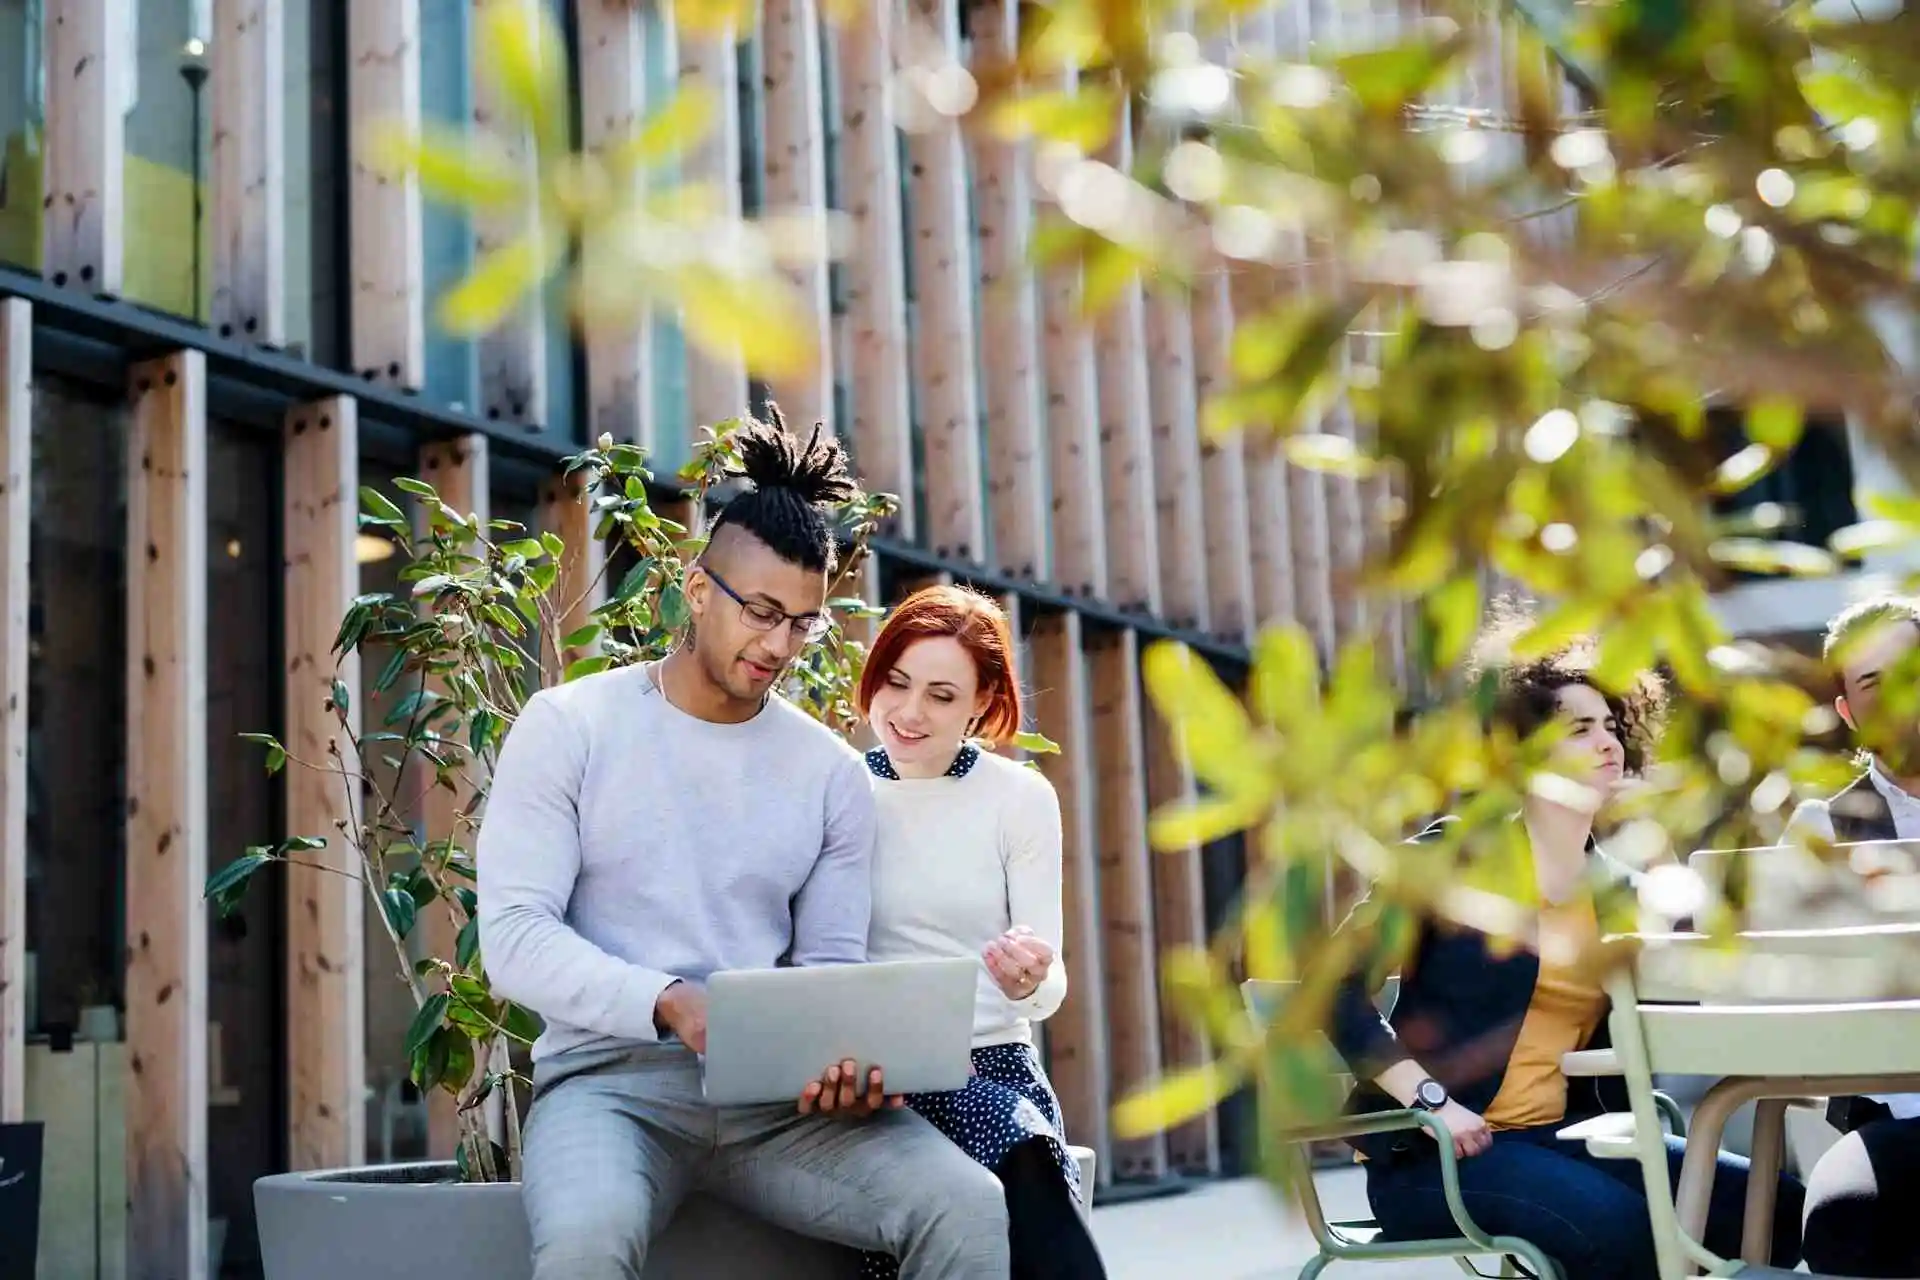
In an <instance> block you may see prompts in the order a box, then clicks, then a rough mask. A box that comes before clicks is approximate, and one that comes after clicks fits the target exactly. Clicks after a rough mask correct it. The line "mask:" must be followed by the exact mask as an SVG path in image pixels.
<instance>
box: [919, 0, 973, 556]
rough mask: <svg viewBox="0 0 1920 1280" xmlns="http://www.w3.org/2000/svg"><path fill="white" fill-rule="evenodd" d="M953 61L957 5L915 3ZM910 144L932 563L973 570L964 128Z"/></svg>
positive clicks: (940, 126) (924, 135)
mask: <svg viewBox="0 0 1920 1280" xmlns="http://www.w3.org/2000/svg"><path fill="white" fill-rule="evenodd" d="M906 8H907V12H908V13H909V14H911V15H912V16H913V17H914V18H915V19H916V20H917V21H918V22H920V23H922V24H924V27H925V29H926V31H928V32H930V33H932V36H933V38H934V39H935V40H936V41H937V43H938V44H939V45H940V47H941V48H943V49H944V50H945V53H946V56H948V57H957V56H958V50H959V45H960V15H959V10H958V0H908V4H907V6H906ZM923 123H924V124H925V126H926V127H924V128H923V129H921V130H920V131H918V132H914V133H909V134H908V135H907V190H908V196H907V201H908V208H909V211H910V216H911V218H912V226H911V231H912V236H913V251H912V255H911V257H912V261H913V292H914V324H913V380H914V386H915V388H916V389H917V392H918V396H919V409H920V414H919V416H920V432H921V439H922V441H923V442H924V448H925V453H926V471H925V474H926V492H927V508H926V511H925V512H924V513H923V520H924V524H923V527H922V530H921V532H922V535H923V536H924V538H925V540H926V542H927V543H928V545H930V546H931V547H932V548H933V551H934V554H935V555H938V556H942V557H950V558H952V559H954V560H958V561H961V562H964V563H976V562H978V561H979V560H980V559H981V558H982V557H983V556H984V555H985V553H986V541H987V527H986V512H985V510H984V503H983V502H982V493H981V481H980V387H979V385H978V380H977V378H976V375H975V371H976V370H977V369H978V368H979V365H978V352H979V345H980V344H979V339H978V335H977V333H976V331H975V328H974V316H973V290H974V285H975V280H976V277H975V274H974V269H973V260H974V244H973V236H972V234H971V231H970V228H969V213H968V172H967V150H966V146H965V145H964V144H963V142H962V141H961V138H960V125H959V122H958V121H956V120H953V119H950V118H940V119H933V120H928V121H925V122H923Z"/></svg>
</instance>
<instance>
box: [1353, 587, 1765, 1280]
mask: <svg viewBox="0 0 1920 1280" xmlns="http://www.w3.org/2000/svg"><path fill="white" fill-rule="evenodd" d="M1529 625H1530V619H1529V618H1528V617H1527V616H1526V614H1525V612H1524V611H1523V610H1521V609H1519V608H1517V607H1515V606H1512V605H1507V606H1502V607H1500V608H1499V609H1497V610H1496V614H1495V617H1494V618H1493V620H1492V622H1491V623H1490V624H1489V626H1488V627H1487V629H1486V631H1485V632H1484V633H1483V635H1482V637H1481V641H1480V643H1479V645H1478V646H1477V647H1476V652H1475V658H1474V663H1473V666H1474V674H1475V675H1476V676H1477V677H1478V678H1479V679H1480V680H1481V681H1483V682H1486V683H1491V685H1492V689H1491V694H1492V696H1491V698H1490V699H1489V701H1488V704H1487V705H1488V708H1489V710H1488V713H1487V714H1488V718H1489V720H1490V722H1491V723H1490V725H1489V728H1490V729H1491V730H1493V731H1495V732H1498V731H1500V730H1505V731H1506V732H1507V733H1508V734H1510V735H1512V736H1513V737H1515V738H1518V739H1523V740H1524V739H1532V738H1535V736H1536V735H1541V734H1543V732H1544V734H1545V735H1546V736H1547V737H1548V738H1549V739H1550V745H1549V746H1548V747H1547V749H1546V750H1547V754H1546V757H1545V766H1544V767H1543V768H1542V769H1540V770H1539V771H1538V772H1536V773H1535V775H1534V776H1533V778H1532V779H1530V780H1529V785H1528V786H1527V787H1526V789H1525V798H1524V799H1523V801H1522V802H1521V804H1520V807H1519V811H1518V812H1517V813H1514V814H1513V815H1512V817H1511V819H1510V820H1509V821H1510V823H1511V825H1510V826H1508V827H1506V828H1505V829H1504V830H1503V831H1499V832H1497V833H1496V834H1498V835H1500V836H1504V837H1506V838H1510V839H1511V840H1512V841H1513V842H1514V844H1513V846H1512V847H1513V848H1515V849H1516V850H1518V849H1519V848H1520V846H1522V845H1524V849H1525V852H1526V853H1527V854H1529V855H1530V856H1526V857H1518V858H1515V859H1514V862H1515V863H1516V864H1517V865H1516V867H1515V868H1514V873H1513V875H1512V876H1511V877H1510V878H1511V879H1517V880H1518V881H1519V884H1518V885H1517V887H1516V886H1515V885H1511V884H1508V885H1502V886H1500V889H1499V892H1500V893H1501V895H1502V896H1504V897H1507V898H1509V899H1511V900H1513V903H1514V905H1516V906H1517V907H1518V908H1519V909H1520V911H1521V913H1522V914H1523V918H1526V919H1529V920H1531V922H1532V923H1531V927H1530V929H1528V930H1523V931H1522V934H1521V943H1522V945H1520V946H1517V947H1514V946H1506V947H1502V946H1499V945H1497V944H1496V943H1495V942H1494V941H1493V939H1491V938H1490V937H1489V935H1488V934H1487V933H1485V932H1482V931H1480V930H1478V929H1475V928H1471V927H1468V926H1466V925H1463V924H1460V923H1458V922H1457V921H1438V920H1428V921H1426V922H1425V923H1424V925H1423V927H1422V929H1421V931H1420V933H1419V936H1418V938H1417V939H1416V940H1415V941H1414V942H1413V944H1412V946H1411V948H1410V949H1409V950H1408V951H1407V952H1406V953H1405V955H1406V959H1405V961H1404V962H1403V964H1402V967H1401V976H1400V993H1399V998H1398V1001H1397V1003H1396V1004H1395V1006H1394V1008H1393V1011H1392V1013H1391V1015H1382V1014H1381V1013H1380V1012H1379V1010H1377V1009H1376V1008H1375V1006H1374V1003H1373V1000H1372V998H1371V993H1370V992H1369V990H1368V983H1367V981H1366V978H1365V976H1364V975H1362V974H1355V975H1354V976H1353V977H1351V978H1350V979H1349V980H1348V981H1347V983H1346V984H1345V985H1344V987H1343V988H1342V990H1341V992H1340V995H1339V998H1338V1000H1337V1002H1336V1007H1335V1010H1334V1018H1333V1025H1332V1029H1331V1030H1332V1036H1333V1039H1334V1041H1335V1043H1336V1045H1337V1046H1338V1048H1339V1050H1340V1052H1341V1054H1342V1055H1343V1056H1344V1057H1345V1058H1346V1060H1347V1062H1348V1064H1349V1065H1350V1066H1351V1067H1352V1069H1353V1071H1354V1074H1355V1076H1356V1077H1357V1078H1358V1079H1359V1080H1360V1081H1362V1082H1363V1083H1361V1084H1360V1085H1359V1086H1358V1087H1357V1088H1356V1089H1355V1091H1354V1093H1353V1096H1352V1097H1351V1098H1350V1099H1349V1100H1348V1110H1349V1112H1350V1113H1356V1114H1365V1113H1369V1112H1377V1111H1388V1110H1393V1109H1396V1108H1403V1107H1405V1108H1415V1109H1419V1110H1425V1111H1429V1112H1432V1113H1433V1114H1434V1116H1435V1117H1436V1118H1437V1119H1438V1120H1439V1121H1440V1124H1441V1125H1442V1126H1443V1127H1444V1129H1445V1131H1446V1133H1447V1134H1448V1135H1450V1137H1451V1141H1452V1146H1453V1151H1454V1154H1455V1155H1456V1156H1457V1157H1458V1158H1459V1176H1460V1190H1461V1197H1462V1199H1463V1200H1464V1201H1465V1204H1466V1208H1467V1211H1468V1212H1469V1214H1471V1215H1472V1217H1473V1219H1474V1220H1475V1221H1476V1222H1477V1223H1478V1224H1479V1226H1480V1227H1481V1228H1482V1229H1483V1230H1485V1231H1488V1232H1490V1233H1492V1234H1494V1235H1505V1236H1518V1237H1520V1238H1522V1239H1525V1240H1528V1241H1530V1242H1532V1243H1533V1244H1535V1245H1536V1246H1538V1247H1539V1248H1541V1249H1542V1250H1544V1251H1545V1252H1546V1253H1547V1254H1548V1255H1550V1256H1551V1257H1552V1258H1553V1259H1554V1261H1555V1262H1556V1264H1557V1265H1558V1266H1559V1268H1560V1270H1561V1272H1562V1274H1563V1276H1564V1277H1565V1280H1643V1278H1644V1277H1647V1276H1652V1275H1657V1274H1658V1267H1657V1264H1656V1262H1655V1259H1654V1247H1653V1232H1652V1227H1651V1223H1650V1222H1649V1217H1648V1213H1647V1201H1646V1193H1645V1191H1644V1189H1643V1186H1642V1183H1641V1175H1640V1166H1639V1165H1638V1164H1637V1163H1636V1162H1634V1161H1631V1160H1601V1159H1598V1158H1596V1157H1594V1156H1592V1155H1591V1154H1589V1153H1588V1151H1587V1150H1586V1147H1585V1145H1584V1144H1583V1143H1578V1142H1564V1141H1561V1140H1559V1139H1558V1137H1557V1136H1556V1134H1557V1132H1558V1130H1560V1129H1561V1128H1563V1127H1565V1126H1566V1125H1569V1124H1572V1123H1575V1122H1577V1121H1579V1120H1581V1119H1584V1118H1586V1117H1588V1116H1593V1115H1598V1114H1601V1113H1604V1112H1610V1111H1616V1112H1617V1111H1626V1110H1627V1109H1628V1102H1627V1097H1626V1093H1625V1089H1624V1087H1623V1086H1622V1084H1621V1082H1620V1081H1619V1080H1618V1079H1617V1078H1608V1077H1601V1078H1584V1079H1579V1080H1569V1079H1568V1077H1567V1075H1566V1073H1565V1071H1564V1069H1563V1067H1562V1059H1563V1058H1564V1057H1565V1055H1566V1054H1568V1053H1570V1052H1573V1051H1576V1050H1581V1049H1597V1048H1604V1047H1606V1046H1607V1045H1608V1043H1609V1041H1608V1039H1607V1012H1608V1001H1607V997H1606V995H1605V993H1604V991H1603V990H1602V989H1601V986H1600V980H1599V977H1598V975H1597V973H1596V972H1594V967H1593V965H1592V964H1591V963H1590V960H1591V958H1592V956H1593V955H1594V952H1595V949H1596V947H1597V945H1598V943H1599V940H1600V937H1601V934H1602V927H1601V921H1602V920H1603V919H1606V918H1610V916H1611V910H1610V907H1611V904H1612V903H1614V902H1617V901H1630V900H1631V893H1632V890H1633V888H1634V886H1635V882H1636V880H1637V875H1636V873H1635V872H1634V871H1633V870H1632V869H1631V868H1629V867H1627V866H1626V865H1624V864H1623V863H1621V862H1618V861H1616V860H1615V859H1613V858H1611V857H1609V856H1608V855H1607V853H1606V851H1605V850H1604V849H1602V848H1601V847H1600V845H1599V843H1598V841H1597V840H1596V839H1595V837H1594V822H1595V818H1596V817H1597V816H1598V815H1599V814H1600V812H1601V810H1602V809H1603V807H1604V806H1605V805H1606V803H1607V801H1608V800H1609V799H1610V798H1611V797H1612V796H1613V795H1615V794H1616V793H1617V792H1618V791H1619V790H1620V788H1621V787H1622V786H1623V785H1624V784H1626V783H1627V782H1629V780H1631V779H1633V778H1636V777H1638V776H1639V775H1640V774H1641V773H1642V772H1643V771H1644V770H1645V769H1646V768H1647V766H1648V764H1649V763H1650V761H1651V760H1652V757H1653V755H1654V752H1655V749H1656V746H1657V741H1658V736H1659V730H1660V723H1661V718H1662V713H1663V711H1664V704H1665V688H1664V685H1663V682H1662V681H1661V680H1660V679H1659V677H1658V676H1656V675H1655V674H1653V673H1651V672H1649V673H1646V674H1644V675H1642V676H1641V677H1640V678H1639V679H1637V680H1635V681H1633V682H1632V685H1631V688H1630V689H1629V690H1628V691H1627V692H1626V693H1618V692H1614V691H1611V690H1609V689H1604V688H1602V687H1601V686H1600V685H1599V684H1598V683H1597V682H1596V680H1595V677H1594V670H1595V665H1596V661H1597V655H1598V644H1597V642H1596V639H1595V638H1594V637H1590V636H1585V637H1579V638H1576V639H1574V640H1572V641H1570V642H1568V643H1566V644H1564V645H1562V646H1561V647H1560V648H1559V649H1558V650H1556V651H1555V652H1553V653H1551V654H1548V655H1545V656H1540V657H1526V658H1516V657H1515V656H1514V642H1515V640H1516V639H1517V638H1518V637H1519V636H1521V635H1522V634H1524V633H1525V631H1526V630H1527V629H1528V627H1529ZM1453 821H1454V820H1453V819H1445V818H1443V819H1441V821H1440V822H1438V823H1436V824H1434V826H1433V827H1431V828H1429V829H1428V830H1427V831H1426V832H1423V833H1422V834H1421V835H1420V836H1419V837H1418V839H1419V840H1422V841H1431V840H1439V839H1441V838H1443V837H1444V836H1445V834H1446V832H1447V829H1448V826H1449V824H1450V823H1452V822H1453ZM1377 910H1378V907H1377V906H1375V905H1374V904H1373V903H1372V902H1363V903H1362V904H1361V905H1360V906H1359V907H1357V908H1356V909H1355V915H1354V919H1356V920H1357V919H1365V918H1368V917H1369V915H1370V913H1373V912H1376V911H1377ZM1350 923H1352V921H1351V920H1350ZM1489 927H1492V926H1489ZM1529 935H1530V936H1529ZM1669 1144H1670V1146H1671V1148H1672V1150H1671V1153H1670V1154H1671V1157H1672V1159H1673V1161H1674V1173H1675V1176H1676V1178H1677V1176H1678V1172H1679V1159H1680V1156H1681V1154H1682V1153H1683V1151H1684V1144H1683V1143H1682V1142H1681V1141H1680V1140H1679V1139H1670V1140H1669ZM1353 1145H1354V1146H1355V1147H1356V1148H1357V1149H1358V1150H1359V1152H1360V1156H1361V1159H1362V1160H1364V1162H1365V1164H1366V1168H1367V1198H1368V1200H1369V1201H1370V1202H1371V1204H1372V1206H1373V1210H1374V1214H1375V1216H1376V1218H1377V1219H1378V1221H1379V1223H1380V1225H1381V1228H1382V1230H1383V1233H1384V1236H1385V1238H1387V1239H1390V1240H1419V1239H1433V1238H1446V1237H1453V1236H1457V1235H1458V1234H1459V1228H1458V1227H1457V1226H1456V1225H1455V1223H1454V1220H1453V1216H1452V1214H1451V1213H1450V1211H1449V1209H1448V1206H1447V1202H1446V1197H1445V1194H1444V1191H1443V1189H1442V1182H1441V1166H1440V1161H1439V1159H1438V1157H1437V1154H1436V1152H1435V1150H1434V1147H1433V1143H1432V1141H1430V1139H1429V1137H1428V1131H1426V1130H1424V1129H1422V1130H1399V1131H1396V1132H1388V1133H1380V1134H1374V1135H1370V1136H1367V1137H1362V1138H1356V1139H1353ZM1746 1187H1747V1163H1746V1161H1745V1160H1743V1159H1741V1158H1739V1157H1736V1156H1732V1155H1727V1154H1724V1153H1723V1154H1722V1155H1721V1156H1720V1161H1719V1171H1718V1173H1717V1175H1716V1177H1715V1178H1714V1182H1713V1202H1712V1208H1711V1211H1710V1213H1709V1219H1708V1226H1707V1239H1706V1244H1707V1247H1708V1248H1710V1249H1713V1250H1715V1251H1716V1252H1718V1253H1720V1254H1721V1255H1722V1256H1725V1257H1735V1256H1738V1255H1739V1252H1740V1229H1741V1218H1742V1212H1743V1207H1744V1205H1745V1203H1746ZM1801 1197H1802V1192H1801V1188H1800V1186H1799V1184H1798V1183H1796V1182H1793V1181H1791V1180H1790V1179H1785V1178H1783V1179H1782V1185H1781V1188H1780V1195H1779V1199H1778V1202H1777V1208H1776V1216H1775V1228H1774V1247H1773V1262H1774V1265H1776V1266H1783V1267H1792V1266H1793V1265H1794V1264H1795V1262H1796V1261H1797V1260H1798V1258H1799V1253H1800V1240H1799V1222H1800V1212H1801V1202H1802V1201H1801Z"/></svg>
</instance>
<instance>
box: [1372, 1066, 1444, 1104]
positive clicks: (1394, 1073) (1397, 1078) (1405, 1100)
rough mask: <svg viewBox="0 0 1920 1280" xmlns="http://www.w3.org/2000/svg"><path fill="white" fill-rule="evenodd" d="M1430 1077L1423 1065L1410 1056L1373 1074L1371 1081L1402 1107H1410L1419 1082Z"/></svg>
mask: <svg viewBox="0 0 1920 1280" xmlns="http://www.w3.org/2000/svg"><path fill="white" fill-rule="evenodd" d="M1430 1078H1431V1073H1430V1072H1429V1071H1428V1070H1427V1069H1426V1068H1425V1067H1423V1066H1421V1065H1420V1064H1419V1063H1417V1062H1415V1061H1414V1060H1413V1059H1412V1058H1402V1059H1401V1060H1400V1061H1398V1062H1396V1063H1394V1064H1393V1065H1392V1066H1390V1067H1388V1068H1387V1069H1386V1070H1385V1071H1382V1072H1381V1073H1380V1074H1379V1075H1377V1076H1375V1077H1374V1078H1373V1082H1374V1083H1375V1084H1376V1085H1378V1086H1380V1091H1381V1092H1382V1093H1384V1094H1386V1095H1387V1096H1389V1097H1391V1098H1392V1099H1393V1100H1394V1101H1395V1102H1397V1103H1399V1104H1400V1105H1401V1106H1403V1107H1410V1106H1412V1105H1413V1095H1414V1091H1415V1090H1416V1089H1418V1088H1419V1087H1420V1082H1421V1081H1422V1080H1427V1079H1430Z"/></svg>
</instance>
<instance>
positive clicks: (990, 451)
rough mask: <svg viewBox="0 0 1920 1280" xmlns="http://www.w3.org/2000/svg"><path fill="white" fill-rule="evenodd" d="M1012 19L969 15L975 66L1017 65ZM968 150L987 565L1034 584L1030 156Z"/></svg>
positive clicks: (984, 4) (1038, 573)
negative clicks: (983, 418) (976, 264)
mask: <svg viewBox="0 0 1920 1280" xmlns="http://www.w3.org/2000/svg"><path fill="white" fill-rule="evenodd" d="M1017 9H1018V6H1017V4H1015V3H1013V0H980V2H979V3H978V4H977V5H976V7H975V8H974V10H973V17H972V27H971V34H972V38H973V57H974V60H975V61H976V62H985V63H996V62H1000V61H1004V60H1007V59H1010V58H1012V57H1013V56H1014V55H1015V53H1016V52H1017V51H1018V47H1017V41H1018V23H1019V18H1018V15H1017ZM968 146H969V155H970V156H971V159H972V164H973V172H974V175H975V181H974V213H975V217H976V218H977V220H978V222H979V240H980V344H981V352H980V365H981V376H982V378H983V386H982V394H983V396H984V399H985V408H986V415H987V510H988V519H989V527H990V528H991V530H992V533H993V538H992V541H993V560H994V563H996V564H998V565H999V566H1000V568H1001V569H1002V570H1003V571H1004V572H1006V573H1008V574H1012V575H1014V576H1016V577H1021V578H1028V579H1034V578H1040V577H1043V576H1045V574H1046V571H1047V564H1046V553H1047V545H1046V544H1047V524H1046V520H1047V482H1046V472H1045V470H1044V467H1045V458H1046V442H1045V439H1044V433H1045V427H1044V425H1043V423H1042V421H1041V418H1040V397H1041V394H1042V390H1041V377H1042V370H1041V368H1040V364H1039V359H1040V356H1039V345H1040V340H1039V318H1038V315H1037V310H1036V308H1037V301H1036V299H1035V297H1034V290H1033V278H1032V275H1031V272H1030V270H1029V267H1028V262H1027V253H1028V242H1029V240H1030V239H1031V237H1032V235H1033V207H1032V199H1033V197H1032V193H1031V192H1030V191H1029V190H1028V184H1027V165H1028V163H1029V160H1030V150H1031V149H1030V148H1029V147H1027V146H1026V145H1024V144H1022V143H1017V142H1007V141H1004V140H1002V139H1000V138H996V137H994V136H992V134H991V132H990V131H989V130H985V129H976V130H969V131H968Z"/></svg>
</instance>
